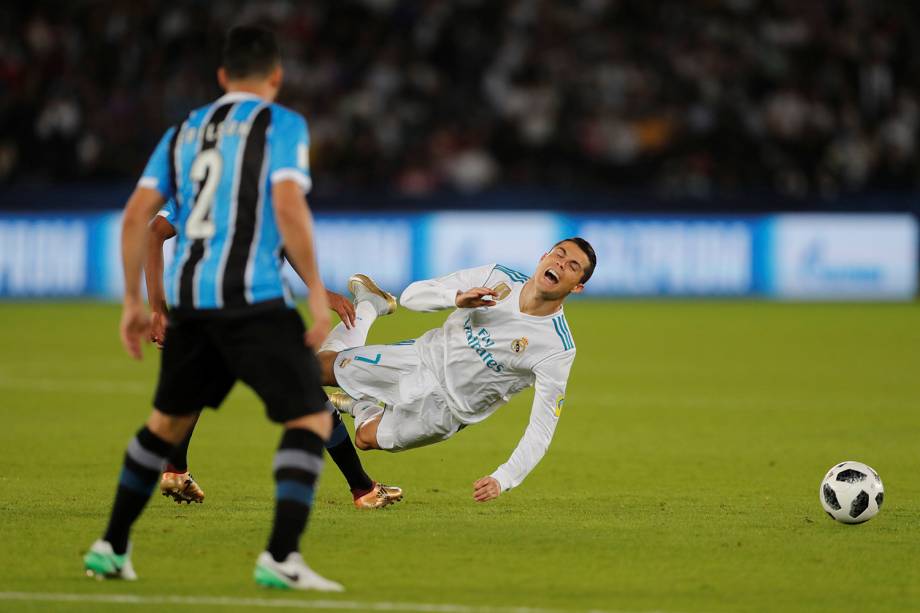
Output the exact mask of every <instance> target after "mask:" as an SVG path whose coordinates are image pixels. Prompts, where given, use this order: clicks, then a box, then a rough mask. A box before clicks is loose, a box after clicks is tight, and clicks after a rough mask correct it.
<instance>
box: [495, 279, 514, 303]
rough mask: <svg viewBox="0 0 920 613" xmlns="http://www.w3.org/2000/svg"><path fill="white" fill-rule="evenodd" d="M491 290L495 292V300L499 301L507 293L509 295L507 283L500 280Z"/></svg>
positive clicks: (505, 296) (509, 290) (509, 289)
mask: <svg viewBox="0 0 920 613" xmlns="http://www.w3.org/2000/svg"><path fill="white" fill-rule="evenodd" d="M492 291H493V292H495V300H496V302H501V301H502V300H504V299H505V298H507V297H508V296H509V295H511V288H510V287H508V284H507V283H505V282H504V281H502V282H501V283H499V284H498V285H496V286H495V287H493V288H492Z"/></svg>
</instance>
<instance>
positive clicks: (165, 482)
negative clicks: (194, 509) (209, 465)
mask: <svg viewBox="0 0 920 613" xmlns="http://www.w3.org/2000/svg"><path fill="white" fill-rule="evenodd" d="M160 493H162V494H163V495H164V496H169V497H171V498H172V499H173V500H175V501H176V502H177V503H178V504H182V503H183V502H184V503H186V504H191V503H193V502H197V503H199V504H200V503H202V502H204V491H202V489H201V487H199V485H198V483H197V482H196V481H195V478H194V477H192V475H190V474H189V473H187V472H184V473H163V477H162V478H161V479H160Z"/></svg>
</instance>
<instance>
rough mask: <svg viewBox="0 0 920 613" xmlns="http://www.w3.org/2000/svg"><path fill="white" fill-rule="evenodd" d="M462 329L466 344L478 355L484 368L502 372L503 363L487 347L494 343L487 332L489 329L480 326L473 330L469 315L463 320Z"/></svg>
mask: <svg viewBox="0 0 920 613" xmlns="http://www.w3.org/2000/svg"><path fill="white" fill-rule="evenodd" d="M463 330H464V332H466V344H467V345H469V346H470V348H471V349H472V350H473V351H475V352H476V354H477V355H479V358H480V359H481V360H482V363H483V364H485V365H486V368H488V369H489V370H494V371H495V372H502V371H503V370H504V369H505V365H504V364H502V363H501V362H499V361H498V360H497V359H496V357H495V356H494V355H492V352H491V351H489V349H488V348H489V347H492V346H493V345H495V341H493V340H492V335H491V334H489V331H488V330H486V329H485V328H480V329H479V330H477V331H475V332H474V331H473V320H472V317H469V316H468V317H467V318H466V320H465V321H464V322H463Z"/></svg>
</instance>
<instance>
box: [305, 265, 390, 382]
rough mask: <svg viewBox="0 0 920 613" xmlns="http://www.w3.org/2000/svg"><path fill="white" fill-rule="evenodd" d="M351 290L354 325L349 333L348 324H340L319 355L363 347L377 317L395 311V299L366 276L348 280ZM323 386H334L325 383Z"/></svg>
mask: <svg viewBox="0 0 920 613" xmlns="http://www.w3.org/2000/svg"><path fill="white" fill-rule="evenodd" d="M348 291H349V292H351V295H352V296H354V299H355V325H354V326H352V328H351V329H350V330H349V329H348V328H346V327H345V324H343V323H340V324H338V325H337V326H336V327H335V328H333V329H332V331H331V332H330V333H329V336H327V337H326V341H325V342H324V343H323V344H322V346H321V347H320V348H319V352H327V351H332V352H338V351H341V350H343V349H348V348H350V347H360V346H361V345H364V344H365V343H367V335H368V333H369V332H370V330H371V326H372V325H373V324H374V321H376V320H377V317H380V316H383V315H389V314H391V313H393V312H395V311H396V298H395V297H394V296H393V295H392V294H390V293H388V292H386V291H384V290H382V289H380V287H378V286H377V284H376V283H374V280H373V279H371V278H370V277H368V276H367V275H362V274H356V275H352V276H351V278H350V279H348ZM323 385H331V384H327V383H325V382H324V383H323Z"/></svg>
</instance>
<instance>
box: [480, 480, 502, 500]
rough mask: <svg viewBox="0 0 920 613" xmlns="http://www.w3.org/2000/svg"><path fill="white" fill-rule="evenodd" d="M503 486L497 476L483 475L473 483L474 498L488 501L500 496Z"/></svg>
mask: <svg viewBox="0 0 920 613" xmlns="http://www.w3.org/2000/svg"><path fill="white" fill-rule="evenodd" d="M501 493H502V488H501V486H500V485H499V484H498V479H496V478H495V477H483V478H482V479H480V480H479V481H477V482H476V483H474V484H473V498H474V499H476V502H486V501H487V500H492V499H493V498H498V496H499V494H501Z"/></svg>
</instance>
